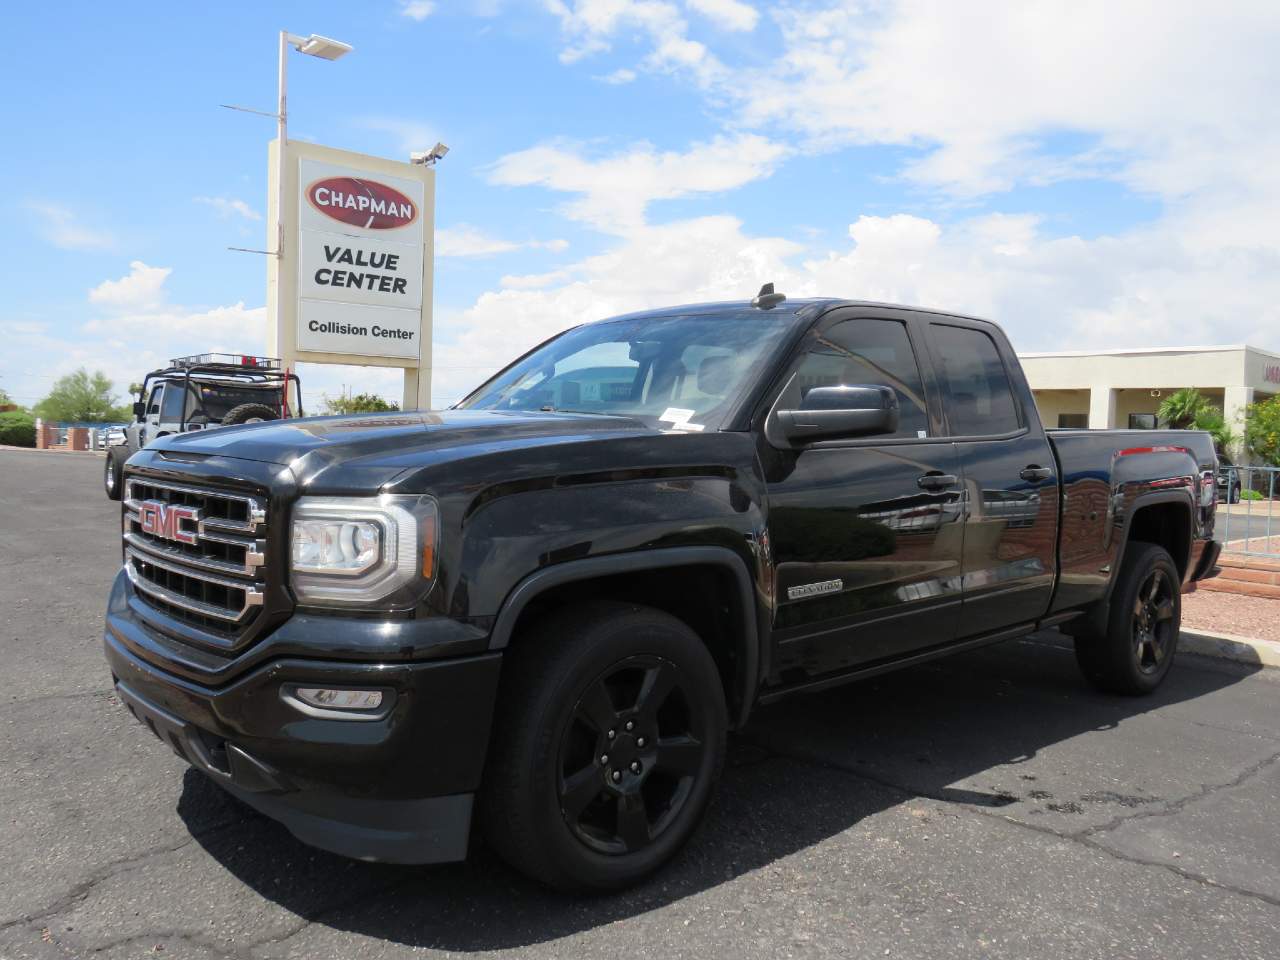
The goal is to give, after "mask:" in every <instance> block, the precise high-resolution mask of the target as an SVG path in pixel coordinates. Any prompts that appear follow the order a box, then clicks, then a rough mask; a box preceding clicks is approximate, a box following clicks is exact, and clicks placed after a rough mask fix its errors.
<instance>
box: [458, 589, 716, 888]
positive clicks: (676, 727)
mask: <svg viewBox="0 0 1280 960" xmlns="http://www.w3.org/2000/svg"><path fill="white" fill-rule="evenodd" d="M727 727H728V711H727V709H726V707H725V691H724V685H723V680H722V679H721V675H720V670H719V668H718V667H717V665H716V661H715V659H714V658H713V657H712V655H711V652H710V651H709V650H708V649H707V646H706V644H704V643H703V641H702V638H700V637H699V636H698V635H697V634H696V633H694V631H693V630H691V629H690V628H689V626H688V624H686V623H684V622H683V621H681V620H679V619H677V618H676V617H673V616H671V615H670V614H668V613H665V612H663V611H661V610H655V609H653V608H651V607H644V606H640V605H638V604H634V603H624V602H620V601H594V602H589V603H567V604H565V606H564V607H563V608H561V609H558V610H555V611H553V612H550V613H548V614H546V615H544V616H542V617H540V618H539V619H538V620H537V621H536V622H534V623H533V624H531V625H530V626H529V627H527V628H525V629H524V630H523V631H521V632H520V634H519V635H518V636H517V637H515V638H514V639H513V640H512V643H511V645H510V647H509V648H508V649H507V650H506V651H505V652H504V653H503V662H502V679H501V683H500V686H499V695H498V708H497V711H496V713H495V716H494V722H493V732H492V735H491V739H490V746H489V756H488V758H487V763H486V767H485V774H484V783H483V784H482V786H481V790H480V793H479V796H478V806H479V809H478V814H479V821H480V824H481V826H482V828H483V832H484V835H485V837H486V839H487V840H488V841H489V844H490V845H491V846H492V847H493V848H494V850H495V851H496V852H497V853H498V854H500V855H501V856H502V858H503V859H505V860H506V861H507V862H508V863H510V864H511V865H512V866H514V867H515V868H517V869H518V870H521V871H523V872H524V873H526V874H528V875H529V876H531V877H533V878H534V879H537V880H540V881H542V882H543V883H546V884H548V885H550V886H553V887H557V888H559V889H563V890H588V891H603V890H617V889H620V888H622V887H626V886H630V885H631V884H634V883H637V882H639V881H640V880H642V879H644V877H646V876H648V875H649V874H651V873H653V872H654V871H655V870H657V869H658V868H659V867H661V866H662V865H663V864H665V863H666V862H667V861H669V860H670V859H671V858H672V857H674V856H675V855H676V854H677V853H678V852H679V850H680V848H681V847H682V846H683V845H684V843H685V842H686V841H687V840H688V839H689V837H690V836H692V834H693V832H694V830H695V829H696V828H697V826H698V824H699V822H700V821H701V820H702V816H703V814H704V813H705V812H706V809H707V806H708V804H709V803H710V802H711V797H712V794H713V793H714V792H715V786H716V781H717V780H718V779H719V776H720V770H721V767H722V766H723V764H724V754H725V736H726V729H727Z"/></svg>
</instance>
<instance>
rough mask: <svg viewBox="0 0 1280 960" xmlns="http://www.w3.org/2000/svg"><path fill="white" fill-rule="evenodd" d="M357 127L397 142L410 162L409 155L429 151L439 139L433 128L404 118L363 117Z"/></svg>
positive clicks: (401, 151)
mask: <svg viewBox="0 0 1280 960" xmlns="http://www.w3.org/2000/svg"><path fill="white" fill-rule="evenodd" d="M355 123H356V126H358V127H360V128H361V129H364V130H372V131H373V132H375V133H383V134H386V135H387V136H389V137H390V138H391V139H392V140H394V141H395V144H396V150H398V151H399V152H400V153H401V154H403V157H402V158H401V159H404V160H408V159H409V154H411V153H414V152H415V151H419V150H429V149H431V145H432V144H433V143H435V142H436V141H437V140H438V139H439V138H438V137H437V136H436V134H435V132H434V131H433V130H432V128H431V127H429V126H427V125H426V124H425V123H421V122H420V121H417V120H406V119H404V118H402V117H378V116H373V117H361V118H360V119H359V120H357V121H355Z"/></svg>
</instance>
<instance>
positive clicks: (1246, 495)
mask: <svg viewBox="0 0 1280 960" xmlns="http://www.w3.org/2000/svg"><path fill="white" fill-rule="evenodd" d="M1240 499H1241V500H1265V499H1267V498H1266V497H1264V496H1263V495H1262V493H1261V492H1260V491H1258V490H1241V491H1240Z"/></svg>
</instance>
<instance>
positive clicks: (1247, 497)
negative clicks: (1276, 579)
mask: <svg viewBox="0 0 1280 960" xmlns="http://www.w3.org/2000/svg"><path fill="white" fill-rule="evenodd" d="M1220 477H1224V478H1225V484H1224V483H1223V482H1222V481H1221V480H1220V481H1219V484H1218V501H1219V502H1218V529H1219V539H1221V540H1222V541H1223V542H1224V543H1225V544H1226V546H1225V547H1224V548H1223V549H1224V550H1226V551H1227V552H1229V553H1241V554H1244V555H1246V556H1251V557H1273V558H1280V503H1277V501H1276V497H1277V496H1278V495H1280V467H1224V468H1223V470H1222V473H1221V474H1220Z"/></svg>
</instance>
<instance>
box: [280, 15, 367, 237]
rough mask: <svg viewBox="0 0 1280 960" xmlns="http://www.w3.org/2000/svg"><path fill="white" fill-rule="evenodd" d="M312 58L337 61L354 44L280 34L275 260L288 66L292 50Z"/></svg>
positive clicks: (282, 224) (316, 37)
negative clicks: (291, 48)
mask: <svg viewBox="0 0 1280 960" xmlns="http://www.w3.org/2000/svg"><path fill="white" fill-rule="evenodd" d="M291 46H292V47H293V48H294V49H295V50H297V51H298V52H299V53H305V54H306V55H307V56H309V57H319V58H320V59H321V60H337V59H338V58H339V57H341V56H344V55H346V54H348V53H350V52H351V44H349V43H343V42H342V41H341V40H331V39H330V38H328V37H321V36H317V35H316V34H314V33H313V34H311V35H310V36H306V37H299V36H298V35H297V34H293V33H289V32H288V31H287V30H281V31H280V74H279V102H278V105H277V108H276V251H275V252H276V258H277V259H283V258H284V201H285V196H284V148H285V143H286V142H287V141H288V125H289V110H288V103H287V97H286V92H285V91H286V87H287V85H288V84H287V79H288V67H289V47H291Z"/></svg>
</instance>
